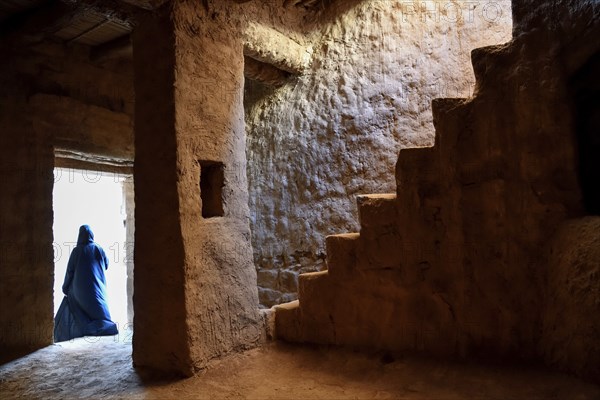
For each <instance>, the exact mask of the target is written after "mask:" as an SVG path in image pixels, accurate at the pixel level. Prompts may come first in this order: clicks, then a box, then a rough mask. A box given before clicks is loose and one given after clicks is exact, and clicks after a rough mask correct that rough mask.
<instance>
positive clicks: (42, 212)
mask: <svg viewBox="0 0 600 400" xmlns="http://www.w3.org/2000/svg"><path fill="white" fill-rule="evenodd" d="M3 88H4V89H6V87H5V86H3ZM1 97H2V98H0V132H1V139H0V182H1V185H0V354H1V355H2V357H9V358H10V357H11V356H14V355H19V354H21V353H26V352H28V351H31V350H35V349H38V348H41V347H44V346H47V345H50V344H52V328H53V308H52V291H53V289H52V285H53V275H54V263H53V251H52V217H53V215H52V185H53V175H52V170H53V166H54V163H53V161H54V160H53V153H52V145H51V144H50V141H49V140H48V138H46V137H42V136H41V135H36V134H35V132H34V130H33V128H32V124H31V120H30V118H29V117H28V115H29V112H28V111H29V110H28V105H27V103H25V101H24V99H21V98H20V96H17V95H15V96H13V97H10V98H7V97H4V96H1ZM58 279H62V277H58Z"/></svg>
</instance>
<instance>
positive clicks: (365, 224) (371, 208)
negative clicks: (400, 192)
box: [356, 193, 398, 230]
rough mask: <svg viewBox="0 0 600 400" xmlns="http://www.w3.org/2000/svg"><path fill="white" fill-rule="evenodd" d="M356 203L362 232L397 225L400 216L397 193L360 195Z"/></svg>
mask: <svg viewBox="0 0 600 400" xmlns="http://www.w3.org/2000/svg"><path fill="white" fill-rule="evenodd" d="M356 203H357V205H358V218H359V222H360V226H361V230H371V229H377V228H383V227H386V226H389V225H394V224H396V220H397V215H398V212H397V210H398V208H397V205H396V193H385V194H365V195H360V196H357V197H356Z"/></svg>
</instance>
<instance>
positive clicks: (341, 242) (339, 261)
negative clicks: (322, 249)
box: [325, 233, 360, 277]
mask: <svg viewBox="0 0 600 400" xmlns="http://www.w3.org/2000/svg"><path fill="white" fill-rule="evenodd" d="M359 238H360V234H358V233H342V234H339V235H331V236H327V238H325V245H326V248H327V270H328V271H329V273H330V274H331V275H332V276H333V277H336V276H339V277H342V276H347V275H348V274H351V273H352V272H353V271H355V270H356V250H357V243H358V239H359Z"/></svg>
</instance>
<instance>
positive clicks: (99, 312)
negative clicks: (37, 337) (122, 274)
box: [54, 225, 119, 342]
mask: <svg viewBox="0 0 600 400" xmlns="http://www.w3.org/2000/svg"><path fill="white" fill-rule="evenodd" d="M107 268H108V258H106V254H105V253H104V250H103V249H102V247H100V246H99V245H97V244H96V243H95V242H94V234H93V233H92V230H91V229H90V227H89V226H87V225H82V226H81V227H80V228H79V237H78V238H77V246H76V247H75V249H74V250H73V252H72V253H71V256H70V257H69V263H68V264H67V272H66V274H65V281H64V283H63V286H62V291H63V293H64V294H65V297H64V299H63V301H62V303H61V304H60V307H59V309H58V312H57V313H56V317H55V318H54V341H55V342H62V341H65V340H70V339H73V338H76V337H82V336H107V335H116V334H117V333H119V331H118V329H117V325H116V324H115V323H114V322H113V321H112V320H111V317H110V312H109V311H108V304H107V302H106V276H105V274H104V271H105V270H106V269H107Z"/></svg>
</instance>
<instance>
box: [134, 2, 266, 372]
mask: <svg viewBox="0 0 600 400" xmlns="http://www.w3.org/2000/svg"><path fill="white" fill-rule="evenodd" d="M175 3H176V4H175V5H172V6H169V7H170V8H165V9H163V10H161V12H159V13H156V14H155V15H153V16H148V17H144V19H142V20H141V21H140V22H139V25H138V26H137V28H136V31H135V33H134V42H133V43H134V65H135V91H136V110H135V115H136V116H135V118H136V120H135V144H136V158H135V167H134V171H135V172H134V179H135V204H136V210H135V225H136V226H135V259H134V262H135V282H134V285H135V289H134V308H135V315H134V340H133V345H134V348H133V359H134V363H135V364H136V365H138V366H147V367H152V368H157V369H161V370H172V371H176V372H180V373H183V374H186V375H190V374H192V373H193V372H194V371H195V370H197V369H198V368H201V367H202V366H204V365H205V364H206V362H207V361H208V360H210V359H211V358H214V357H217V356H220V355H223V354H225V353H228V352H232V351H238V350H241V349H244V348H248V347H251V346H253V345H254V344H256V343H257V341H258V340H259V338H260V329H259V316H258V296H257V289H256V275H255V270H254V266H253V263H252V247H251V244H250V228H249V222H248V221H249V210H248V201H247V197H248V188H247V181H246V174H245V170H246V156H245V132H244V111H243V82H244V75H243V67H244V65H243V62H244V61H243V48H242V42H241V34H239V32H238V30H239V29H240V28H239V26H238V25H239V24H238V23H236V22H235V21H232V20H229V19H228V18H229V17H228V16H229V15H231V13H230V12H228V10H227V8H228V7H235V5H233V4H228V3H224V4H222V5H212V4H211V5H210V6H209V7H208V9H206V8H204V7H203V6H202V3H200V2H196V1H190V2H186V1H178V2H175Z"/></svg>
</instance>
